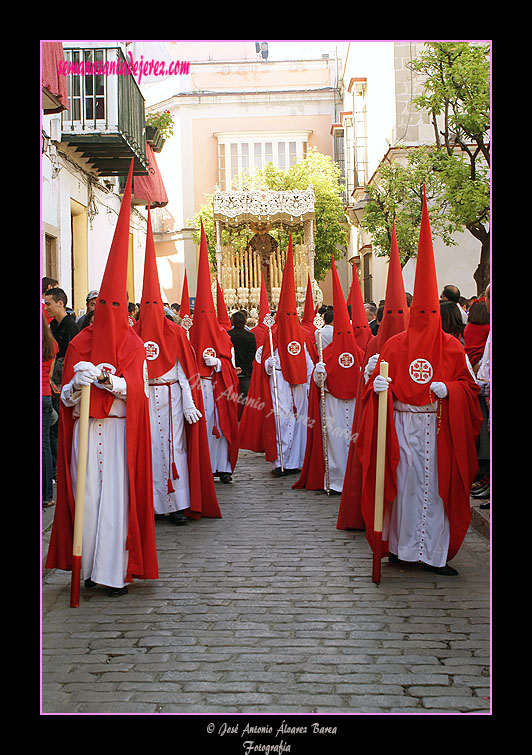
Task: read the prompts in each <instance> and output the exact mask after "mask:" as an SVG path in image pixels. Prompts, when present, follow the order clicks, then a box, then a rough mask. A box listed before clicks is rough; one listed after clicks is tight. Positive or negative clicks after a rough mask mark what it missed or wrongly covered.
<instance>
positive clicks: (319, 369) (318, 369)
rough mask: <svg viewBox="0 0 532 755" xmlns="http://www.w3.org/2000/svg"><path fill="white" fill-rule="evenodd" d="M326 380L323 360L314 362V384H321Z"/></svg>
mask: <svg viewBox="0 0 532 755" xmlns="http://www.w3.org/2000/svg"><path fill="white" fill-rule="evenodd" d="M326 380H327V370H326V369H325V362H316V366H315V367H314V382H315V383H316V385H320V386H321V385H323V383H324V382H325V381H326Z"/></svg>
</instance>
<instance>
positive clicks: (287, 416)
mask: <svg viewBox="0 0 532 755" xmlns="http://www.w3.org/2000/svg"><path fill="white" fill-rule="evenodd" d="M277 353H278V352H277V349H275V352H274V355H275V356H276V357H277V361H278V360H279V357H278V356H277ZM305 356H306V361H307V380H306V383H301V384H299V385H290V383H287V382H286V380H285V379H284V377H283V373H282V371H281V369H280V367H279V368H278V369H276V370H275V374H276V378H277V393H278V400H279V418H280V425H281V450H282V454H283V468H284V469H301V467H302V466H303V461H304V459H305V448H306V445H307V424H308V422H307V420H308V416H307V415H308V388H309V381H310V376H311V375H312V371H313V369H314V362H313V361H312V359H311V357H310V355H309V353H308V350H307V347H306V346H305ZM270 390H271V395H272V406H273V413H274V417H275V432H276V434H277V412H276V408H275V390H274V385H273V373H272V375H270ZM294 405H295V407H296V412H297V416H296V415H295V414H294ZM277 449H279V439H277ZM280 466H281V460H280V458H279V454H278V455H277V459H275V461H274V462H272V469H275V468H276V467H280Z"/></svg>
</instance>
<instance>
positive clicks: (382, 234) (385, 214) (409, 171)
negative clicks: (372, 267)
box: [361, 148, 459, 266]
mask: <svg viewBox="0 0 532 755" xmlns="http://www.w3.org/2000/svg"><path fill="white" fill-rule="evenodd" d="M401 158H402V159H397V160H395V161H394V162H392V163H386V164H384V165H382V166H381V168H380V169H379V177H378V182H376V183H374V184H371V185H369V186H366V192H367V194H368V196H369V197H370V201H369V202H368V204H367V206H366V208H365V212H364V217H363V219H362V222H361V226H362V228H363V229H364V230H365V231H367V232H368V233H370V234H371V237H372V245H373V250H374V253H375V255H376V256H377V257H387V256H388V255H389V254H390V244H391V239H392V227H393V221H394V219H395V232H396V235H397V245H398V248H399V254H400V257H401V265H402V266H404V265H405V264H406V263H407V262H408V260H409V259H410V258H411V257H415V256H416V254H417V247H418V241H419V226H420V224H421V211H422V207H423V192H424V189H425V191H426V193H427V203H428V204H429V206H430V223H431V230H432V233H433V234H434V235H436V236H439V237H440V238H441V239H442V240H443V242H444V243H445V244H446V245H447V246H452V245H456V241H455V240H454V239H453V237H452V234H453V232H454V231H456V230H458V228H459V226H458V225H457V224H456V223H453V222H451V221H450V220H449V216H448V212H449V208H448V205H447V203H446V201H445V199H444V197H443V192H442V187H441V182H440V181H439V179H438V177H437V174H436V173H435V172H434V171H433V160H432V154H431V152H430V150H427V149H422V148H418V149H415V150H413V151H412V150H408V149H406V148H403V150H402V154H401Z"/></svg>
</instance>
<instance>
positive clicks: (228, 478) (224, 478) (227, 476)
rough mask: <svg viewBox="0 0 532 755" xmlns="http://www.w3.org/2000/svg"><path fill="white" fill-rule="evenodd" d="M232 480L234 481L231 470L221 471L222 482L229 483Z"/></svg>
mask: <svg viewBox="0 0 532 755" xmlns="http://www.w3.org/2000/svg"><path fill="white" fill-rule="evenodd" d="M232 481H233V478H232V477H231V475H230V474H229V472H220V482H225V483H228V482H232Z"/></svg>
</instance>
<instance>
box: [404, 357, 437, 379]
mask: <svg viewBox="0 0 532 755" xmlns="http://www.w3.org/2000/svg"><path fill="white" fill-rule="evenodd" d="M433 372H434V371H433V369H432V365H431V363H430V362H429V361H428V359H414V361H413V362H411V364H410V367H409V368H408V374H409V375H410V377H411V378H412V380H413V381H414V383H422V384H424V383H428V382H429V381H430V380H432V375H433Z"/></svg>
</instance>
